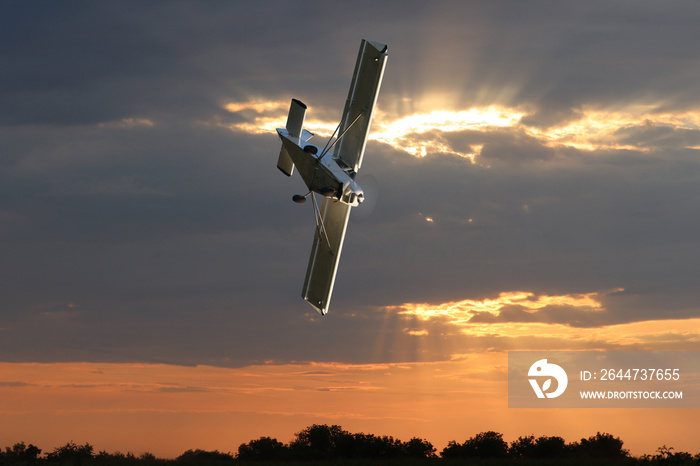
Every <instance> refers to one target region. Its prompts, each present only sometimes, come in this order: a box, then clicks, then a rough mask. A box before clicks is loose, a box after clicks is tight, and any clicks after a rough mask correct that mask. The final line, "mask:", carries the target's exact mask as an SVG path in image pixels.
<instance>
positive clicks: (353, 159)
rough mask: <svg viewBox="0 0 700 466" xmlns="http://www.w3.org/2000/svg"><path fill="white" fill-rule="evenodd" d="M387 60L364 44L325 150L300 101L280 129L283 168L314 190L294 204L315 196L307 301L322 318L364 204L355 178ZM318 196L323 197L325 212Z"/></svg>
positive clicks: (378, 47)
mask: <svg viewBox="0 0 700 466" xmlns="http://www.w3.org/2000/svg"><path fill="white" fill-rule="evenodd" d="M386 58H387V46H386V45H385V44H382V43H380V42H374V41H368V40H362V43H361V44H360V51H359V54H358V57H357V62H356V64H355V72H354V73H353V75H352V81H351V83H350V92H349V93H348V99H347V101H346V102H345V109H344V110H343V115H342V118H341V119H340V123H339V124H338V127H337V128H336V130H335V132H334V133H333V135H332V136H331V138H330V139H329V140H328V142H327V143H326V145H325V147H323V149H321V148H320V147H319V146H316V145H314V144H311V143H309V140H310V139H311V138H312V137H313V134H312V133H310V132H309V131H307V130H305V129H303V126H304V118H305V117H306V105H304V104H303V103H302V102H301V101H299V100H297V99H292V103H291V106H290V108H289V115H288V116H287V124H286V127H285V128H277V134H278V135H279V137H280V139H281V140H282V150H281V151H280V155H279V159H278V161H277V168H279V169H280V170H281V171H282V173H284V174H285V175H287V176H292V173H293V172H294V167H295V166H296V167H297V169H298V171H299V174H300V175H301V177H302V179H303V180H304V183H305V184H306V186H307V188H308V189H309V192H308V193H306V194H304V195H300V194H295V195H294V196H293V197H292V200H293V201H294V202H297V203H300V204H303V203H304V202H306V198H307V197H309V196H311V200H312V203H313V208H314V215H315V217H316V234H315V235H314V242H313V246H312V248H311V257H310V258H309V266H308V268H307V270H306V279H305V280H304V288H303V290H302V293H301V295H302V297H303V298H304V299H305V300H306V301H308V302H309V303H310V304H311V305H312V306H313V307H314V308H316V310H318V312H320V313H321V314H322V315H325V314H326V313H327V312H328V306H329V304H330V301H331V294H332V292H333V284H334V282H335V275H336V272H337V271H338V262H339V260H340V252H341V250H342V248H343V239H344V238H345V230H346V229H347V225H348V218H349V216H350V209H351V208H352V207H357V206H358V205H360V203H362V201H363V200H364V192H363V191H362V188H361V187H360V186H359V185H358V184H357V183H356V182H355V177H356V175H357V172H358V170H359V169H360V165H362V157H363V155H364V152H365V145H366V144H367V135H368V134H369V128H370V125H371V124H372V115H373V114H374V106H375V104H376V102H377V96H378V95H379V87H380V86H381V82H382V76H383V74H384V66H385V64H386ZM336 134H337V135H338V136H337V137H335V136H336ZM331 149H333V153H332V154H330V151H331ZM316 193H318V194H320V195H321V196H323V204H322V205H321V207H320V208H319V206H318V204H317V201H316V196H315V194H316Z"/></svg>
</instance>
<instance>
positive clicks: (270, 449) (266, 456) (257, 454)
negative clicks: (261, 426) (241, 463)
mask: <svg viewBox="0 0 700 466" xmlns="http://www.w3.org/2000/svg"><path fill="white" fill-rule="evenodd" d="M288 456H289V448H288V447H287V446H286V445H285V444H283V443H282V442H278V441H277V439H275V438H270V437H260V438H259V439H257V440H251V441H250V442H248V443H242V444H241V445H240V446H239V447H238V454H237V455H236V459H239V460H262V461H275V460H281V459H284V458H287V457H288Z"/></svg>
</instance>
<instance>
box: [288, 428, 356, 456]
mask: <svg viewBox="0 0 700 466" xmlns="http://www.w3.org/2000/svg"><path fill="white" fill-rule="evenodd" d="M348 437H351V434H350V433H349V432H347V431H345V430H343V429H342V428H341V427H340V426H337V425H332V426H329V425H326V424H323V425H319V424H314V425H312V426H310V427H307V428H306V429H304V430H302V431H301V432H297V433H296V439H294V440H293V441H292V442H291V443H290V444H289V449H290V452H291V454H292V456H294V458H295V459H300V460H318V459H329V458H333V457H334V456H336V455H337V453H338V451H337V447H338V446H340V445H343V444H347V443H348V442H349V439H348Z"/></svg>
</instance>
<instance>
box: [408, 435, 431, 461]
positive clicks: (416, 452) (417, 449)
mask: <svg viewBox="0 0 700 466" xmlns="http://www.w3.org/2000/svg"><path fill="white" fill-rule="evenodd" d="M403 448H404V451H405V452H406V456H407V457H408V458H435V452H436V449H435V447H434V446H433V444H432V443H430V442H428V441H427V440H423V439H420V438H418V437H413V438H412V439H411V440H409V441H408V442H405V443H404V444H403Z"/></svg>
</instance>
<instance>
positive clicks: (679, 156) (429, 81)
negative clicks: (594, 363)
mask: <svg viewBox="0 0 700 466" xmlns="http://www.w3.org/2000/svg"><path fill="white" fill-rule="evenodd" d="M0 23H1V27H0V44H2V46H1V47H0V69H1V70H2V71H1V72H0V242H1V244H0V447H4V446H7V445H12V444H13V443H15V442H19V441H24V442H26V443H34V444H35V445H37V446H39V447H40V448H42V449H44V450H45V451H51V450H52V449H53V448H54V447H57V446H59V445H62V444H65V443H66V442H68V441H75V442H76V443H84V442H89V443H91V444H93V445H94V446H95V449H96V450H107V451H110V452H114V451H117V450H119V451H122V452H126V451H132V452H134V453H137V454H139V453H143V452H146V451H148V452H152V453H154V454H156V455H157V456H166V457H174V456H177V455H179V454H181V453H182V452H184V451H185V450H187V449H190V448H192V449H195V448H201V449H205V450H214V449H218V450H219V451H224V452H227V451H235V450H236V449H237V447H238V445H239V444H241V443H243V442H247V441H249V440H251V439H255V438H258V437H260V436H272V437H276V438H277V439H278V440H280V441H282V442H288V441H289V440H291V439H292V438H293V435H294V433H295V432H298V431H300V430H302V429H303V428H305V427H307V426H309V425H311V424H313V423H318V424H339V425H341V426H342V427H343V428H345V429H346V430H350V431H352V432H367V433H374V434H377V435H393V436H395V437H398V438H400V439H402V440H408V439H410V438H411V437H413V436H418V437H421V438H425V439H427V440H429V441H431V442H432V443H433V444H434V445H435V446H436V447H437V448H438V450H441V449H442V448H443V447H444V446H445V445H446V444H447V442H448V441H449V440H457V441H460V442H463V441H464V440H466V439H467V438H469V437H471V436H473V435H475V434H477V433H479V432H482V431H486V430H495V431H497V432H501V433H503V434H504V439H505V440H507V441H509V442H510V441H512V440H515V439H517V437H518V436H521V435H523V436H524V435H529V434H533V435H535V436H540V435H559V436H562V437H564V438H565V439H566V440H567V441H569V442H572V441H576V440H579V439H581V438H582V437H589V436H591V435H595V433H596V432H598V431H600V432H609V433H612V434H614V435H615V436H619V437H621V438H622V440H624V441H625V447H626V448H629V449H630V450H631V452H632V453H633V454H636V455H639V454H643V453H654V451H655V450H656V448H657V447H659V446H662V445H666V446H673V447H675V449H676V450H680V451H690V452H691V453H698V452H700V443H698V436H697V431H698V428H699V427H700V409H541V410H531V409H509V408H508V407H507V392H508V389H507V379H506V376H507V352H508V351H509V350H594V349H595V350H700V286H698V277H700V47H699V45H700V29H699V28H698V27H697V25H698V24H700V4H698V3H697V2H696V1H670V2H657V1H646V0H635V1H609V0H606V1H596V0H594V1H586V2H562V1H559V2H556V1H527V2H526V1H469V2H467V1H450V2H447V1H432V2H423V1H401V2H399V1H395V2H386V1H384V2H383V1H359V2H342V3H341V2H322V1H318V2H312V1H305V2H293V1H292V2H283V1H269V2H256V1H236V2H233V1H231V2H223V1H222V2H196V3H195V2H184V1H177V0H176V1H168V2H165V1H154V2H138V1H119V2H114V1H107V2H88V1H75V2H53V1H37V2H21V1H14V0H10V1H6V2H3V3H2V4H0ZM362 38H366V39H369V40H376V41H381V42H384V43H386V44H388V53H389V58H388V61H387V67H386V72H385V75H384V81H383V85H382V90H381V93H380V95H379V101H378V107H377V110H376V114H375V117H374V122H373V126H372V131H371V135H370V141H369V143H368V144H367V150H366V153H365V158H364V162H363V166H362V170H361V172H360V174H359V176H358V182H359V184H360V185H361V186H364V187H365V192H366V194H367V196H368V197H369V198H368V200H367V201H366V205H362V206H360V207H359V208H358V209H357V210H356V211H354V212H353V214H352V216H351V221H350V223H349V227H348V232H347V236H346V242H345V246H344V249H343V256H342V259H341V264H340V269H339V272H338V276H337V281H336V286H335V291H334V295H333V301H332V304H331V307H330V312H329V314H328V315H326V316H323V317H322V316H320V315H319V314H318V313H317V312H316V311H315V310H314V309H313V308H312V307H311V306H309V305H308V304H307V303H306V302H304V301H303V300H302V299H301V297H300V293H301V288H302V284H303V280H304V273H305V271H306V265H307V260H308V254H309V251H310V249H311V244H312V241H313V230H314V218H313V214H312V210H311V207H310V206H308V205H306V206H300V205H296V204H294V203H292V202H291V197H292V195H293V194H297V193H302V194H303V193H304V192H305V187H304V185H303V182H302V181H301V178H300V177H298V176H296V175H295V176H294V177H292V178H286V177H285V176H283V175H282V174H281V173H280V172H279V171H278V170H277V169H276V167H275V165H276V162H277V156H278V154H279V150H280V141H279V139H278V137H277V135H276V133H275V131H274V128H275V127H279V126H284V122H285V119H286V114H287V112H288V109H289V102H290V100H291V98H298V99H300V100H302V101H303V102H304V103H306V104H307V105H308V109H309V110H308V113H307V124H306V128H307V129H308V130H310V131H312V132H314V133H315V134H316V137H315V138H314V140H313V141H314V142H316V143H317V144H320V145H323V144H325V139H324V138H327V137H329V136H330V135H331V133H332V132H333V129H334V128H335V125H336V124H337V122H338V121H339V119H340V116H341V115H340V114H341V112H342V109H343V105H344V103H345V98H346V96H347V92H348V86H349V84H350V78H351V75H352V70H353V67H354V63H355V59H356V56H357V49H358V47H359V45H360V40H361V39H362Z"/></svg>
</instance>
